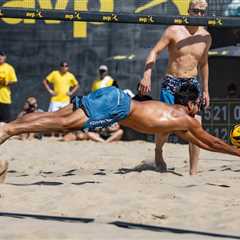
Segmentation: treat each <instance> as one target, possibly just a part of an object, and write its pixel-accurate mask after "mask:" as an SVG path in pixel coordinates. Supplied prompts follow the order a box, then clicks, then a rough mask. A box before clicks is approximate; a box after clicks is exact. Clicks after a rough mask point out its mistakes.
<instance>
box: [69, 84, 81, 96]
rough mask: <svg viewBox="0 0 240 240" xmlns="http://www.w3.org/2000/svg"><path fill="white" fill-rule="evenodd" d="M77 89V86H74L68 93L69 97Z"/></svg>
mask: <svg viewBox="0 0 240 240" xmlns="http://www.w3.org/2000/svg"><path fill="white" fill-rule="evenodd" d="M78 89H79V84H77V85H76V86H74V87H73V88H72V89H71V91H70V92H69V94H68V95H69V96H72V95H73V94H74V93H75V92H76V91H77V90H78Z"/></svg>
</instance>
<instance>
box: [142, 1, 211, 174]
mask: <svg viewBox="0 0 240 240" xmlns="http://www.w3.org/2000/svg"><path fill="white" fill-rule="evenodd" d="M206 8H207V2H206V0H191V1H190V4H189V10H188V12H189V15H190V16H202V15H204V13H205V11H206ZM210 45H211V37H210V35H209V33H208V32H207V31H206V30H205V29H204V27H199V26H170V27H168V28H167V29H166V30H165V31H164V33H163V35H162V37H161V39H160V40H159V42H158V43H157V44H156V46H155V47H154V48H153V49H152V50H151V52H150V54H149V56H148V58H147V61H146V65H145V71H144V77H143V79H142V80H141V82H140V85H139V91H140V94H142V95H146V94H148V93H149V92H150V91H151V73H152V68H153V66H154V64H155V62H156V60H157V56H158V55H159V54H160V53H161V52H162V51H163V49H165V48H167V49H168V53H169V59H168V66H167V72H166V76H165V77H164V79H163V83H162V87H161V92H160V101H162V102H165V103H168V104H174V103H175V100H174V93H175V91H176V89H177V88H178V87H179V86H181V85H183V84H185V83H187V82H189V83H191V84H193V85H196V86H198V89H199V92H200V87H199V83H198V80H197V75H198V73H199V74H200V77H201V79H202V85H203V100H204V106H205V107H206V108H207V107H208V106H209V92H208V50H209V48H210ZM198 119H199V121H201V118H200V116H198ZM167 138H168V135H165V134H163V133H161V134H156V149H155V163H156V165H157V166H159V167H161V168H162V170H165V169H166V168H167V165H166V163H165V161H164V159H163V156H162V147H163V145H164V143H165V142H166V140H167ZM189 155H190V156H189V157H190V162H191V163H192V164H193V171H195V169H196V168H197V162H198V159H199V148H197V147H196V146H194V145H192V144H190V145H189ZM194 164H195V165H194Z"/></svg>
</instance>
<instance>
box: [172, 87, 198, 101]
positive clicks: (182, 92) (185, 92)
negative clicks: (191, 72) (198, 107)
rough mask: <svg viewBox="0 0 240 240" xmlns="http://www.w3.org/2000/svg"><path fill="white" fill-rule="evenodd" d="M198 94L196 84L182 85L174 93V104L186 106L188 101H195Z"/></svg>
mask: <svg viewBox="0 0 240 240" xmlns="http://www.w3.org/2000/svg"><path fill="white" fill-rule="evenodd" d="M199 96H200V92H199V90H198V88H197V86H195V85H192V84H184V85H182V86H181V87H180V88H179V89H178V90H177V92H176V93H175V104H181V105H184V106H186V105H187V104H188V102H189V101H192V102H195V101H196V100H197V99H198V98H199Z"/></svg>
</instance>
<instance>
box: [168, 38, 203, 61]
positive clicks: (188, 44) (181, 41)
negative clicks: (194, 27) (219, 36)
mask: <svg viewBox="0 0 240 240" xmlns="http://www.w3.org/2000/svg"><path fill="white" fill-rule="evenodd" d="M206 48H207V42H206V37H204V36H201V35H196V36H188V37H183V36H176V37H175V38H174V39H173V41H172V44H171V46H170V51H171V52H172V53H174V54H175V55H177V56H184V55H192V56H194V57H197V58H200V57H201V56H202V55H203V54H204V52H205V50H206Z"/></svg>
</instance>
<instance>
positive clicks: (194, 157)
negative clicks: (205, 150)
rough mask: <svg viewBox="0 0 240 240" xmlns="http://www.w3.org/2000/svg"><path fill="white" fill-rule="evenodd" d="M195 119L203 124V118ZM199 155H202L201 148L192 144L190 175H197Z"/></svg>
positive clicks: (190, 144) (190, 145) (190, 149)
mask: <svg viewBox="0 0 240 240" xmlns="http://www.w3.org/2000/svg"><path fill="white" fill-rule="evenodd" d="M195 118H196V119H197V120H198V121H199V122H200V123H201V116H199V115H196V116H195ZM199 155H200V149H199V147H198V146H196V145H194V144H192V143H189V161H190V175H196V174H197V167H198V162H199Z"/></svg>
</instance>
